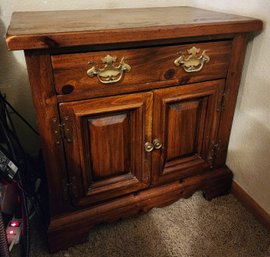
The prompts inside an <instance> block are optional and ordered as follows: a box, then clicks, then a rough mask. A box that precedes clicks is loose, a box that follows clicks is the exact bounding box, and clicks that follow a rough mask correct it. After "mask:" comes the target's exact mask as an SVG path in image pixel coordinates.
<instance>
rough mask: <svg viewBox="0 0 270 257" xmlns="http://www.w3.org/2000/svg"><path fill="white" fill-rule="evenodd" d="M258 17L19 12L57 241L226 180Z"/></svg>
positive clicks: (159, 11) (167, 11) (213, 190)
mask: <svg viewBox="0 0 270 257" xmlns="http://www.w3.org/2000/svg"><path fill="white" fill-rule="evenodd" d="M108 14H109V15H108ZM93 17H95V18H93ZM126 17H129V20H128V22H127V19H126ZM33 24H34V25H33ZM261 27H262V23H261V21H259V20H256V19H252V18H246V17H241V16H235V15H229V14H222V13H216V12H210V11H206V10H200V9H196V8H191V7H168V8H146V9H125V10H121V9H114V10H91V11H90V10H89V11H86V10H85V11H60V12H18V13H14V14H13V16H12V19H11V24H10V27H9V30H8V33H7V45H8V47H9V49H11V50H24V51H25V58H26V63H27V68H28V74H29V80H30V84H31V89H32V95H33V101H34V104H35V108H36V116H37V123H38V127H39V131H40V137H41V142H42V150H43V156H44V161H45V165H46V175H47V182H48V201H49V207H50V208H49V217H48V239H49V247H50V250H51V251H56V250H59V249H63V248H66V247H68V246H70V245H73V244H75V243H79V242H81V241H83V240H84V239H86V238H87V235H88V232H89V229H90V228H91V227H92V226H94V225H96V224H98V223H100V222H112V221H116V220H118V219H120V218H124V217H130V216H134V215H138V214H140V213H145V212H147V211H149V210H150V209H151V208H153V207H162V206H165V205H168V204H170V203H172V202H174V201H176V200H177V199H179V198H181V197H185V198H187V197H189V196H191V195H192V194H193V193H194V192H195V191H197V190H201V191H203V193H204V195H205V197H206V198H207V199H209V200H210V199H212V198H213V197H216V196H219V195H222V194H226V193H228V192H229V191H230V185H231V180H232V172H231V171H230V170H229V169H228V168H227V167H226V166H225V160H226V153H227V148H228V142H229V136H230V129H231V125H232V119H233V113H234V109H235V103H236V98H237V93H238V87H239V83H240V77H241V69H242V65H243V61H244V55H245V48H246V42H247V38H248V34H249V33H251V32H255V31H260V30H261ZM78 227H79V228H80V229H78Z"/></svg>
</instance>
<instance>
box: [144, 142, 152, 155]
mask: <svg viewBox="0 0 270 257" xmlns="http://www.w3.org/2000/svg"><path fill="white" fill-rule="evenodd" d="M144 150H145V152H147V153H150V152H152V151H153V150H154V145H153V144H152V143H150V142H146V143H145V144H144Z"/></svg>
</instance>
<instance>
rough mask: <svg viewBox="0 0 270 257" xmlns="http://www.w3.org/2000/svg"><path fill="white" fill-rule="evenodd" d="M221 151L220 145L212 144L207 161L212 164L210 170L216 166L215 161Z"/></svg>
mask: <svg viewBox="0 0 270 257" xmlns="http://www.w3.org/2000/svg"><path fill="white" fill-rule="evenodd" d="M219 151H220V143H216V142H214V141H212V142H211V144H210V147H209V152H208V157H207V160H208V162H209V163H210V168H211V169H212V168H213V167H214V164H215V160H216V158H217V154H218V152H219Z"/></svg>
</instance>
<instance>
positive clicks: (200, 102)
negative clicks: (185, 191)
mask: <svg viewBox="0 0 270 257" xmlns="http://www.w3.org/2000/svg"><path fill="white" fill-rule="evenodd" d="M223 88H224V81H223V80H219V81H211V82H204V83H198V84H192V85H189V86H183V87H174V88H168V89H161V90H155V91H154V118H153V120H154V122H153V138H158V139H159V140H161V142H162V143H163V147H162V148H161V149H159V150H154V151H153V156H152V157H153V166H152V167H153V169H152V172H153V183H154V184H158V183H164V182H168V181H170V180H175V179H177V178H181V177H185V176H189V175H194V174H195V173H197V172H200V171H203V170H204V169H206V168H209V167H210V166H211V161H210V160H209V159H208V155H209V150H210V144H211V142H215V140H216V133H217V128H218V122H219V113H218V111H217V109H218V108H217V107H218V103H219V101H220V96H221V95H222V92H223Z"/></svg>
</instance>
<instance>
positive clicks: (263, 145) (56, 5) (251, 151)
mask: <svg viewBox="0 0 270 257" xmlns="http://www.w3.org/2000/svg"><path fill="white" fill-rule="evenodd" d="M173 5H193V6H197V7H200V8H205V9H212V10H218V11H222V12H231V13H235V14H240V15H245V16H251V17H257V18H260V19H262V20H263V21H264V31H263V33H261V34H260V35H259V36H257V37H256V38H255V39H254V40H253V41H252V42H251V43H250V44H249V46H248V49H247V56H246V61H245V66H244V72H243V76H242V83H241V87H240V95H239V97H238V103H237V109H236V114H235V118H234V124H233V128H232V135H231V141H230V146H229V153H228V159H227V164H228V166H229V167H230V168H231V169H232V170H233V171H234V174H235V180H236V181H237V183H239V184H240V185H241V186H242V187H243V188H244V189H245V190H246V191H247V192H248V193H249V194H250V195H251V196H252V197H253V198H254V199H255V200H256V201H257V202H258V203H259V204H260V205H261V206H262V207H263V208H264V209H265V210H266V211H267V212H268V213H270V190H269V188H270V187H269V184H270V161H269V157H270V131H269V130H270V111H269V107H270V73H269V72H268V68H269V61H268V59H269V56H270V50H269V45H270V31H269V30H270V29H269V25H268V24H269V22H270V16H269V10H270V2H269V1H267V0H256V1H255V0H246V1H244V2H243V1H233V0H227V1H225V0H220V1H212V0H204V1H203V0H190V1H188V0H182V1H177V0H155V1H154V0H151V1H143V0H137V1H133V2H132V1H124V0H105V1H104V0H103V1H91V0H78V1H55V0H43V1H37V0H27V1H18V0H17V1H12V0H9V1H6V0H0V6H1V12H0V18H1V21H0V33H1V38H0V56H1V59H0V60H1V61H0V88H1V90H2V91H4V92H6V94H7V96H8V98H9V99H10V101H11V102H12V104H14V105H15V107H16V108H17V109H18V110H20V112H21V113H22V114H23V115H24V116H25V117H27V118H28V119H29V120H30V121H31V123H33V124H34V120H35V119H34V111H33V107H32V100H31V96H30V91H29V87H28V81H27V75H26V69H25V63H24V59H23V53H22V52H17V53H8V52H7V51H6V47H5V43H4V34H5V31H6V28H7V25H8V22H9V20H10V15H11V13H12V12H13V11H19V10H28V11H29V10H61V9H90V8H126V7H131V8H132V7H147V6H173ZM2 87H4V88H2ZM18 124H19V125H20V134H21V135H22V136H23V138H24V144H25V146H26V148H27V149H28V150H29V151H31V152H34V150H35V149H37V146H38V141H37V139H36V138H35V137H34V136H33V135H32V134H31V132H29V130H28V129H27V128H25V126H23V125H22V124H21V123H18ZM29 142H31V143H29Z"/></svg>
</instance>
